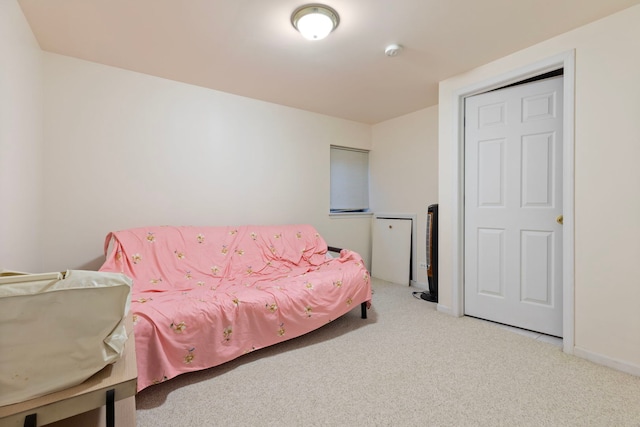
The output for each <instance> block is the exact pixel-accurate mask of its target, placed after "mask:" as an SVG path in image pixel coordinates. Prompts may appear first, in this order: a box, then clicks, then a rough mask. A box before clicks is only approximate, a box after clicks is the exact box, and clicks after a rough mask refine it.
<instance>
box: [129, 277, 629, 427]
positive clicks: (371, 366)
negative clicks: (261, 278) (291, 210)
mask: <svg viewBox="0 0 640 427" xmlns="http://www.w3.org/2000/svg"><path fill="white" fill-rule="evenodd" d="M373 286H374V291H375V294H374V297H373V308H372V309H371V310H369V319H367V320H362V319H360V318H359V311H360V308H359V307H358V308H357V309H354V310H353V311H352V312H350V313H349V314H347V315H346V316H344V317H342V318H340V319H337V320H335V321H334V322H332V323H330V324H329V325H327V326H325V327H323V328H321V329H320V330H317V331H315V332H312V333H310V334H307V335H305V336H303V337H300V338H296V339H293V340H290V341H287V342H285V343H282V344H279V345H277V346H274V347H270V348H267V349H263V350H260V351H257V352H254V353H251V354H248V355H246V356H243V357H241V358H239V359H236V360H234V361H232V362H229V363H227V364H225V365H222V366H219V367H216V368H212V369H209V370H206V371H201V372H197V373H192V374H185V375H182V376H180V377H178V378H175V379H172V380H170V381H168V382H166V383H164V384H160V385H157V386H153V387H150V388H148V389H146V390H143V391H142V392H141V393H140V394H139V395H138V396H137V399H136V401H137V408H138V409H137V413H136V415H137V420H138V426H142V427H146V426H149V427H159V426H172V427H174V426H192V425H199V426H258V425H259V426H270V425H273V426H355V425H361V426H365V425H366V426H617V427H618V426H634V427H638V426H640V378H639V377H634V376H631V375H628V374H624V373H621V372H618V371H615V370H612V369H609V368H606V367H603V366H599V365H595V364H593V363H591V362H588V361H586V360H582V359H579V358H576V357H572V356H568V355H565V354H564V353H562V351H561V350H560V349H559V348H558V347H556V346H554V345H552V344H547V343H544V342H540V341H536V340H533V339H531V338H529V337H525V336H521V335H518V334H515V333H513V332H510V331H507V330H504V329H501V328H499V327H497V326H496V325H494V324H491V323H488V322H484V321H480V320H478V319H473V318H468V317H464V318H455V317H452V316H448V315H445V314H441V313H438V312H436V311H435V304H433V303H429V302H426V301H423V300H420V299H416V298H415V297H413V295H412V294H411V292H412V291H415V289H413V288H409V287H406V286H399V285H393V284H390V283H386V282H382V281H379V280H374V281H373Z"/></svg>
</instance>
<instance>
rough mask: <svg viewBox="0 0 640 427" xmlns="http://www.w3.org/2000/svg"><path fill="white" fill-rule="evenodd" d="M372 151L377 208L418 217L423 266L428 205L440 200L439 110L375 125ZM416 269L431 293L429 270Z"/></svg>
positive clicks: (419, 253)
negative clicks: (428, 279) (427, 272)
mask: <svg viewBox="0 0 640 427" xmlns="http://www.w3.org/2000/svg"><path fill="white" fill-rule="evenodd" d="M371 148H372V151H371V153H370V155H369V156H370V157H369V161H370V168H371V189H372V192H371V209H372V210H373V211H374V212H383V213H401V214H414V215H416V217H417V218H418V226H417V236H416V239H417V242H416V243H417V259H416V260H414V263H415V265H416V266H419V265H420V263H424V262H426V243H425V236H426V226H427V217H426V215H427V207H428V206H429V205H430V204H433V203H437V202H438V107H437V106H433V107H429V108H425V109H423V110H419V111H416V112H414V113H411V114H407V115H404V116H401V117H398V118H395V119H391V120H387V121H384V122H382V123H378V124H376V125H374V126H373V132H372V143H371ZM416 271H417V275H416V276H414V281H415V282H417V283H416V286H418V287H421V288H424V289H426V288H427V286H428V285H427V276H426V269H421V268H418V269H417V270H416Z"/></svg>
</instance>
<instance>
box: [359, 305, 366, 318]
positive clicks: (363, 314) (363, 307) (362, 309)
mask: <svg viewBox="0 0 640 427" xmlns="http://www.w3.org/2000/svg"><path fill="white" fill-rule="evenodd" d="M360 310H361V311H362V318H363V319H366V318H367V303H366V302H363V303H362V304H360Z"/></svg>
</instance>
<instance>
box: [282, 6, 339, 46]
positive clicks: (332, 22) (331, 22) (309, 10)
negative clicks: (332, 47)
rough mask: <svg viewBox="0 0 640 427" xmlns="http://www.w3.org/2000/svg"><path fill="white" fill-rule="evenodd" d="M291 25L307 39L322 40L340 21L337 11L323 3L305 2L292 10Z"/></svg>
mask: <svg viewBox="0 0 640 427" xmlns="http://www.w3.org/2000/svg"><path fill="white" fill-rule="evenodd" d="M291 23H292V24H293V27H294V28H295V29H296V30H298V31H299V32H300V34H302V36H303V37H304V38H305V39H308V40H322V39H323V38H325V37H327V36H328V35H329V33H331V32H332V31H333V30H335V29H336V27H337V26H338V24H339V23H340V17H339V16H338V12H336V11H335V10H333V9H332V8H330V7H329V6H325V5H323V4H307V5H304V6H301V7H299V8H297V9H296V10H294V11H293V14H292V15H291Z"/></svg>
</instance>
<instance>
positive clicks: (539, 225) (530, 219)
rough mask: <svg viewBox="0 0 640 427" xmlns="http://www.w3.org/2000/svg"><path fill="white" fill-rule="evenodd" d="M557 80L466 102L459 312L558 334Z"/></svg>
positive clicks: (559, 128)
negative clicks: (462, 297)
mask: <svg viewBox="0 0 640 427" xmlns="http://www.w3.org/2000/svg"><path fill="white" fill-rule="evenodd" d="M562 83H563V81H562V78H561V77H557V78H553V79H547V80H542V81H538V82H535V83H529V84H524V85H521V86H515V87H512V88H507V89H503V90H498V91H494V92H488V93H484V94H481V95H477V96H473V97H470V98H468V99H467V101H466V111H465V118H466V121H467V125H466V127H465V302H464V304H465V314H468V315H471V316H476V317H480V318H483V319H488V320H493V321H496V322H500V323H505V324H508V325H513V326H518V327H521V328H525V329H530V330H533V331H538V332H542V333H545V334H550V335H555V336H562V225H561V223H562V220H561V216H562Z"/></svg>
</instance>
